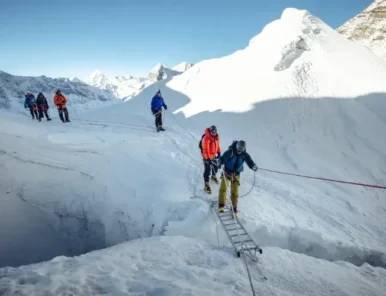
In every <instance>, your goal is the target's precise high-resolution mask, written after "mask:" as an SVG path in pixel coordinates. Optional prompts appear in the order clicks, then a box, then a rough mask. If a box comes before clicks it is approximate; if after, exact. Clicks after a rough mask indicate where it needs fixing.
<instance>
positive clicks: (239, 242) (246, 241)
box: [233, 239, 253, 244]
mask: <svg viewBox="0 0 386 296" xmlns="http://www.w3.org/2000/svg"><path fill="white" fill-rule="evenodd" d="M248 242H253V240H251V239H247V240H245V241H237V242H233V243H234V244H241V243H248Z"/></svg>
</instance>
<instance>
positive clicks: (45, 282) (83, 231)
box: [0, 9, 386, 295]
mask: <svg viewBox="0 0 386 296" xmlns="http://www.w3.org/2000/svg"><path fill="white" fill-rule="evenodd" d="M270 36H271V38H270ZM272 36H276V39H275V38H272ZM301 40H303V41H301ZM307 46H308V47H307ZM299 48H307V50H304V52H302V51H301V50H300V51H299ZM268 50H269V51H268ZM268 53H269V54H268ZM299 53H301V54H300V55H299ZM350 58H351V59H353V60H355V61H357V67H354V66H352V65H353V63H350ZM248 60H249V62H247V61H248ZM338 60H339V61H340V62H339V63H337V61H338ZM269 61H270V63H269ZM257 66H259V67H257ZM229 71H231V72H232V73H236V74H237V75H232V77H231V76H230V75H229ZM385 71H386V66H385V64H384V63H382V62H380V59H379V58H377V57H376V56H374V55H373V54H371V53H369V52H368V51H367V50H365V49H363V48H362V47H361V46H359V45H356V44H354V43H352V42H349V41H347V40H346V39H345V38H344V37H342V36H340V35H339V34H338V33H336V32H335V31H334V30H332V29H331V28H329V27H327V26H326V25H325V24H324V23H322V22H321V21H320V20H318V19H316V18H314V17H312V16H310V15H309V14H307V13H306V12H304V11H297V10H294V9H289V10H286V11H284V13H283V15H282V18H281V19H280V20H277V21H275V22H273V23H271V24H269V25H268V26H267V27H266V28H265V29H264V30H263V31H262V33H261V34H260V35H258V36H257V37H255V38H253V40H252V41H251V43H250V45H249V46H248V47H247V48H246V49H244V50H241V51H238V52H236V53H235V54H233V55H230V56H227V57H224V58H219V59H214V60H208V61H204V62H201V63H199V64H196V65H194V66H193V67H192V68H191V69H189V71H187V72H186V73H184V74H181V75H180V76H176V77H173V78H171V79H170V78H169V79H167V80H163V81H160V82H157V83H155V84H153V85H151V86H149V87H147V88H146V89H144V90H143V91H142V92H141V94H140V95H138V96H136V97H135V98H133V99H132V100H129V101H127V102H125V103H121V104H118V105H115V106H110V107H107V108H103V109H100V110H93V111H90V112H89V113H88V114H84V115H83V116H82V118H81V119H80V118H73V121H72V123H70V124H66V125H63V124H60V123H59V122H58V121H52V122H50V123H42V124H38V123H36V124H35V122H34V123H32V124H31V120H30V119H28V118H23V117H21V116H19V115H12V114H8V113H5V112H2V113H0V116H1V118H2V124H1V125H0V135H1V136H0V147H1V148H0V166H1V167H2V168H3V169H2V170H0V193H1V195H0V197H1V205H2V206H1V207H0V224H1V225H20V226H23V225H25V224H26V223H25V221H24V220H23V219H24V216H23V214H22V213H28V214H29V216H30V219H29V224H30V225H31V228H29V229H28V230H29V231H28V232H27V234H26V232H24V231H22V230H23V228H21V227H16V229H19V228H21V230H17V231H14V228H12V229H10V227H5V228H2V229H3V231H4V230H5V231H7V235H9V234H12V238H11V239H8V240H5V241H4V240H2V241H1V242H0V266H18V265H21V264H28V263H32V262H39V261H41V260H49V259H51V258H52V257H54V256H58V255H66V256H70V255H77V254H81V253H85V252H87V251H90V250H97V249H100V248H104V247H109V246H112V245H115V244H118V243H121V242H124V241H126V240H134V239H138V238H139V240H134V241H132V242H128V243H124V244H121V245H118V246H115V247H112V248H107V249H105V250H101V251H95V252H92V253H89V254H85V255H82V256H79V257H74V258H64V257H57V258H55V259H53V260H51V261H49V262H43V263H39V264H36V265H30V266H22V267H17V268H10V267H4V268H0V294H1V293H3V294H5V295H12V294H16V293H18V294H19V295H34V293H35V295H39V293H40V294H42V292H43V291H44V292H45V294H47V295H66V293H70V292H71V293H73V294H74V295H96V294H98V293H99V294H107V295H135V293H137V294H139V295H141V293H142V294H146V293H147V294H148V295H218V294H220V293H221V292H223V293H224V295H248V294H250V290H249V283H248V281H247V277H246V273H245V267H244V266H243V262H242V260H240V259H237V258H235V257H234V255H233V253H232V251H231V250H230V249H229V243H227V240H226V237H225V234H224V233H223V231H222V230H221V228H220V227H218V225H217V224H218V222H217V223H215V220H214V218H213V215H212V214H211V212H210V209H209V206H208V203H207V200H206V199H209V197H206V195H205V194H204V193H203V191H202V187H203V181H202V160H201V157H200V154H199V150H198V147H197V145H198V139H199V137H200V136H201V134H202V132H203V131H204V129H205V127H207V126H209V125H211V124H216V125H217V126H218V129H219V132H220V135H221V146H222V149H223V150H225V149H226V147H227V146H228V145H229V144H230V143H231V141H232V140H235V139H244V140H246V141H247V149H248V152H249V153H250V154H251V156H252V158H253V159H254V160H255V161H256V163H257V164H258V166H259V167H260V168H261V169H260V170H259V171H258V172H257V173H256V181H255V182H254V174H253V172H251V171H250V170H249V169H245V172H244V173H243V174H242V179H241V188H240V194H241V195H244V194H246V193H247V192H248V191H249V190H250V189H252V191H251V193H250V194H249V195H248V196H245V197H241V198H240V204H239V208H240V210H241V213H240V220H241V221H242V223H243V224H244V225H245V227H246V228H247V229H248V230H249V232H250V233H251V235H252V236H253V238H254V239H255V240H256V241H257V242H258V243H260V244H261V245H262V246H263V247H264V252H265V253H264V254H263V257H262V261H261V262H260V263H259V264H258V265H255V264H251V265H250V268H251V273H252V278H253V283H254V286H255V289H256V291H257V294H263V295H311V294H312V295H384V291H385V283H386V272H385V267H386V256H385V253H386V252H385V248H384V246H385V243H386V227H385V225H386V215H385V213H386V200H385V199H384V192H383V191H381V190H375V189H369V188H363V187H355V186H348V185H343V184H337V183H327V182H322V181H319V180H309V179H300V178H294V177H290V176H284V175H276V174H272V173H269V172H267V171H264V170H262V169H263V168H270V169H278V170H283V171H288V172H293V173H302V174H310V175H317V176H324V177H330V178H337V179H345V180H353V181H362V182H368V183H376V184H380V185H382V184H383V185H386V183H385V180H386V171H385V170H384V167H385V165H386V154H385V151H386V139H385V138H384V137H382V136H381V135H383V134H385V132H386V117H385V114H386V113H385V110H386V103H385V94H384V85H383V84H382V83H381V76H382V75H384V74H385ZM227 74H228V75H227ZM264 74H265V75H264ZM339 74H340V76H339V77H338V75H339ZM370 75H372V76H373V79H372V80H371V81H369V80H368V79H366V78H368V77H369V76H370ZM338 78H339V81H336V80H338ZM231 80H232V81H231ZM231 82H232V83H231ZM248 82H249V83H248ZM338 82H339V83H338ZM250 84H252V85H250ZM349 84H350V88H349V87H347V86H348V85H349ZM345 86H346V87H345ZM158 88H159V89H161V92H162V93H163V96H164V98H165V100H166V103H167V105H168V111H167V112H165V114H164V116H165V117H164V126H165V127H166V129H167V131H166V132H165V133H161V134H159V133H156V132H155V131H154V127H153V120H154V119H153V117H152V115H151V112H150V110H149V103H150V100H151V97H152V96H153V95H154V93H155V92H156V90H157V89H158ZM204 99H205V101H204ZM185 128H187V129H185ZM252 186H253V187H252ZM213 188H214V194H213V197H211V199H216V196H217V194H216V192H217V190H218V187H217V186H216V185H213ZM191 196H197V197H203V199H200V198H193V199H191V198H190V197H191ZM4 205H5V206H4ZM5 211H6V212H5ZM5 213H8V215H6V214H5ZM9 213H14V214H13V215H10V214H9ZM17 217H20V218H19V219H17ZM47 221H50V223H49V224H48V225H47ZM34 225H37V226H36V228H34V227H33V226H34ZM39 226H40V227H39ZM44 227H46V228H47V229H46V231H44V232H43V231H41V229H43V228H44ZM217 231H218V232H217ZM217 233H218V235H219V243H218V242H217ZM160 235H163V237H160ZM150 236H153V237H152V238H148V237H150ZM181 236H183V237H181ZM1 237H3V235H2V236H1ZM37 238H39V240H42V241H45V242H47V244H41V245H40V246H39V245H38V243H37V240H38V239H37ZM15 241H18V242H19V243H16V244H15V243H14V242H15ZM58 242H61V243H60V245H61V248H62V249H59V248H57V246H56V245H58V244H59V243H58ZM28 243H29V244H32V245H34V246H35V247H34V248H31V249H26V248H25V247H23V246H25V245H27V244H28ZM53 248H54V249H55V250H54V251H55V252H54V254H52V253H48V251H49V250H51V251H52V249H53ZM9 254H12V256H11V258H10V256H9ZM21 254H22V255H23V256H24V257H25V258H21V256H22V255H21ZM369 264H371V265H372V266H370V265H369ZM260 272H262V273H263V274H264V275H265V276H267V278H268V281H264V282H261V281H259V277H260V276H259V275H260ZM382 293H383V294H382Z"/></svg>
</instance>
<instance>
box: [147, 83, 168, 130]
mask: <svg viewBox="0 0 386 296" xmlns="http://www.w3.org/2000/svg"><path fill="white" fill-rule="evenodd" d="M162 107H164V108H165V110H167V109H168V107H167V106H166V104H165V102H164V99H163V97H162V96H161V91H160V90H158V91H157V93H156V94H155V96H154V97H153V99H152V100H151V112H152V113H153V115H154V116H155V126H156V128H157V132H159V131H164V130H165V129H164V128H163V127H162Z"/></svg>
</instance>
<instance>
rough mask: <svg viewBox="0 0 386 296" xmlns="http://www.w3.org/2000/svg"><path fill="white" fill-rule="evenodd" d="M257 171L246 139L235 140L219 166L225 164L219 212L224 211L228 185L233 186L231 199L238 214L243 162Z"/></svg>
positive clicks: (222, 157)
mask: <svg viewBox="0 0 386 296" xmlns="http://www.w3.org/2000/svg"><path fill="white" fill-rule="evenodd" d="M244 162H246V163H247V165H248V167H249V168H250V169H251V170H253V171H257V169H258V167H257V165H256V164H255V163H254V162H253V160H252V158H251V156H250V155H249V154H248V153H247V150H246V143H245V141H242V140H241V141H234V142H233V143H232V145H231V146H230V147H229V149H228V150H227V151H226V152H225V153H224V154H223V155H222V156H221V157H220V160H219V166H220V167H221V166H223V165H224V171H223V174H222V175H221V185H220V190H219V196H218V208H219V212H224V206H225V204H226V193H227V187H228V186H229V183H230V186H231V200H232V206H233V211H234V213H235V215H237V201H238V197H239V186H240V173H241V172H242V171H243V170H244V168H243V164H244Z"/></svg>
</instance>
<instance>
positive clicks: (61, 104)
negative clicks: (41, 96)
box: [54, 94, 67, 109]
mask: <svg viewBox="0 0 386 296" xmlns="http://www.w3.org/2000/svg"><path fill="white" fill-rule="evenodd" d="M66 103H67V98H66V97H65V96H63V95H59V94H56V95H55V97H54V104H55V105H56V107H57V108H58V109H59V108H66Z"/></svg>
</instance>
